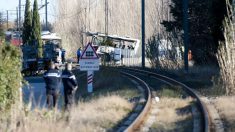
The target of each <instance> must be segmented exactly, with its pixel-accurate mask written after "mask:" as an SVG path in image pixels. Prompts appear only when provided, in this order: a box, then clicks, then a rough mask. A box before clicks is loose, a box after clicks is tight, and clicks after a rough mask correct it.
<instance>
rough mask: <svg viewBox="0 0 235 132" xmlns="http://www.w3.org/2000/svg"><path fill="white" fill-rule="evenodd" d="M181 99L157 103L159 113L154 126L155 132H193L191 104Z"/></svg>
mask: <svg viewBox="0 0 235 132" xmlns="http://www.w3.org/2000/svg"><path fill="white" fill-rule="evenodd" d="M191 101H192V99H190V98H187V99H185V100H182V99H179V98H165V97H163V98H161V99H160V102H159V103H157V104H156V105H157V107H158V108H159V112H158V114H157V120H156V122H155V123H154V124H153V126H152V129H153V131H161V132H162V131H182V130H184V131H187V130H192V120H191V118H192V116H191V113H190V110H191V109H190V107H189V105H190V102H191Z"/></svg>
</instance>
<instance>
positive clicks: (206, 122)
mask: <svg viewBox="0 0 235 132" xmlns="http://www.w3.org/2000/svg"><path fill="white" fill-rule="evenodd" d="M120 70H121V73H122V74H125V75H126V76H129V77H131V78H133V79H134V80H137V81H138V82H139V83H141V85H142V87H144V93H145V99H146V102H145V104H144V107H143V109H142V110H141V112H139V114H138V116H136V118H135V119H132V120H129V122H131V123H129V125H128V126H127V124H126V123H124V124H125V125H126V126H124V125H121V127H120V129H119V131H123V130H124V131H135V130H138V129H139V128H140V125H141V122H143V121H144V120H145V115H147V114H148V113H149V111H150V107H151V90H150V88H149V87H148V85H147V84H146V83H145V82H144V81H143V80H141V79H140V78H138V77H137V76H134V75H132V74H131V73H133V72H135V73H138V74H144V75H148V76H149V77H153V78H155V79H158V80H161V81H163V82H164V83H167V84H170V85H178V86H181V87H182V88H183V90H184V91H185V92H186V93H188V94H189V95H190V96H191V97H192V98H194V99H195V100H196V102H197V104H198V107H199V111H200V113H201V119H202V124H201V125H202V130H203V131H204V132H209V131H210V127H209V126H210V118H209V114H208V111H207V108H206V106H205V104H204V103H203V102H202V101H201V99H200V97H199V95H198V94H197V93H196V92H195V91H194V90H193V89H192V88H190V87H188V86H186V85H185V84H183V83H181V82H178V81H176V80H174V79H172V78H169V77H166V76H164V75H160V74H156V73H153V72H150V71H146V70H140V69H133V68H121V69H120ZM131 116H132V114H131V115H130V117H131Z"/></svg>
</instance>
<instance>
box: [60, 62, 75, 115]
mask: <svg viewBox="0 0 235 132" xmlns="http://www.w3.org/2000/svg"><path fill="white" fill-rule="evenodd" d="M71 70H72V64H70V63H67V64H66V65H65V70H64V71H63V72H62V81H63V85H64V102H65V109H66V110H68V109H69V108H71V106H72V105H73V104H74V95H75V92H76V90H77V88H78V83H77V80H76V77H75V75H74V74H73V73H72V71H71Z"/></svg>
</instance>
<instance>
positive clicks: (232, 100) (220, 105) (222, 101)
mask: <svg viewBox="0 0 235 132" xmlns="http://www.w3.org/2000/svg"><path fill="white" fill-rule="evenodd" d="M214 104H215V106H216V108H217V109H218V111H219V114H220V115H221V118H222V119H223V120H224V123H225V130H226V131H229V132H232V131H235V96H222V97H218V98H216V99H215V100H214Z"/></svg>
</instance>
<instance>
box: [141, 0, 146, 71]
mask: <svg viewBox="0 0 235 132" xmlns="http://www.w3.org/2000/svg"><path fill="white" fill-rule="evenodd" d="M141 10H142V13H141V14H142V25H141V26H142V28H141V29H142V31H141V32H142V68H145V0H142V4H141Z"/></svg>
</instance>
